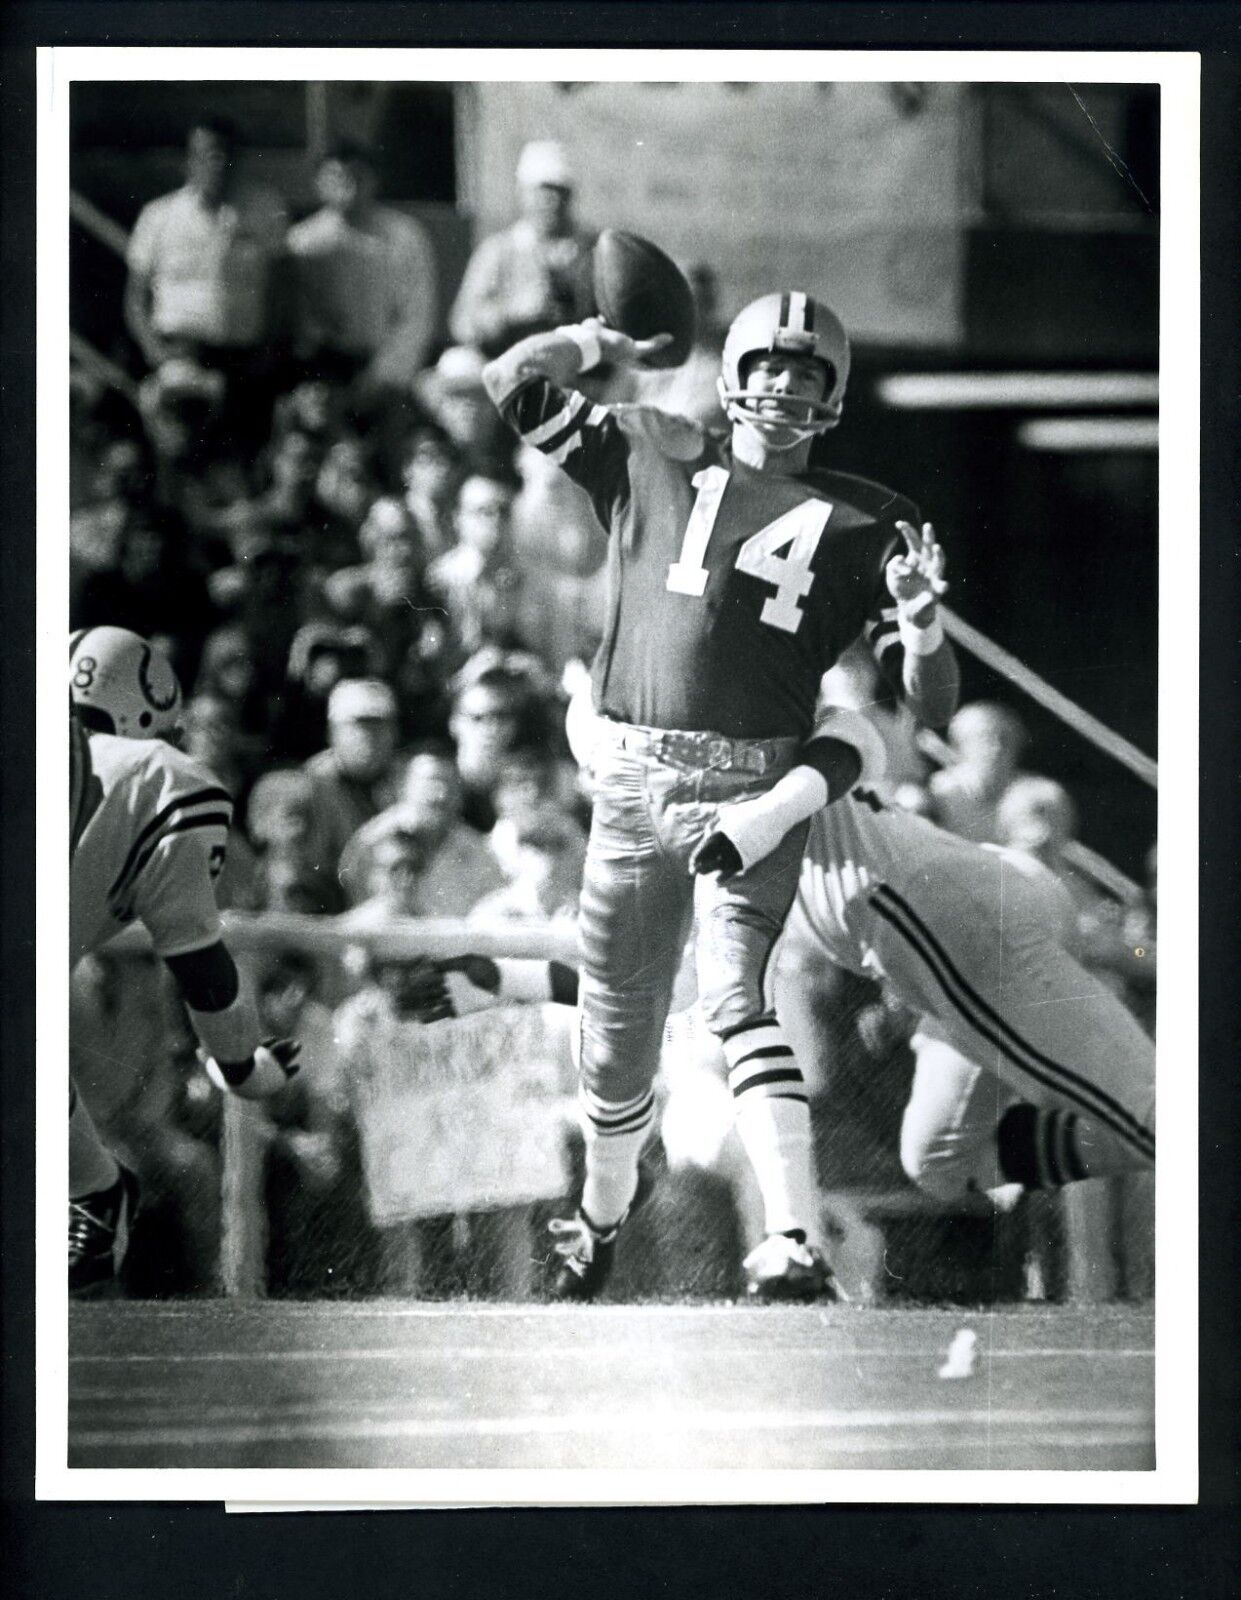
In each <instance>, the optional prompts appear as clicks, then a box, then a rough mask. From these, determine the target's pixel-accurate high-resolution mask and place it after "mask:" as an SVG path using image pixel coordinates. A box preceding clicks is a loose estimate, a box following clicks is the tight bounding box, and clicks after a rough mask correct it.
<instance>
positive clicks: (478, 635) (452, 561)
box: [427, 469, 522, 655]
mask: <svg viewBox="0 0 1241 1600" xmlns="http://www.w3.org/2000/svg"><path fill="white" fill-rule="evenodd" d="M516 494H517V482H516V480H515V478H513V477H512V475H511V474H509V473H507V472H502V471H500V470H499V469H493V470H490V471H487V470H482V469H479V470H477V471H474V472H472V473H470V474H469V476H468V477H466V478H465V479H464V481H463V482H462V484H461V487H460V488H459V490H458V491H457V503H456V511H455V516H454V519H453V526H454V529H455V532H456V535H457V542H456V543H455V544H454V545H453V547H452V548H451V549H450V550H448V551H446V552H445V554H444V555H442V556H440V557H439V558H438V559H437V560H435V561H433V562H432V563H431V566H430V567H429V568H428V571H427V585H428V587H429V588H430V589H431V591H432V593H434V594H435V595H436V596H437V597H438V598H440V599H441V600H442V601H443V602H444V605H445V606H446V607H447V611H448V618H449V621H450V623H451V625H452V629H453V633H454V635H455V638H456V640H457V642H458V643H459V645H460V647H461V649H462V650H463V651H464V653H465V654H466V655H473V654H474V653H475V651H477V650H478V649H480V648H481V647H482V646H483V645H485V644H491V645H498V646H500V647H501V648H504V649H515V648H519V647H520V645H521V643H522V640H521V636H520V631H519V629H520V612H521V574H520V572H519V571H518V569H517V563H516V556H515V551H514V547H513V501H514V499H515V497H516Z"/></svg>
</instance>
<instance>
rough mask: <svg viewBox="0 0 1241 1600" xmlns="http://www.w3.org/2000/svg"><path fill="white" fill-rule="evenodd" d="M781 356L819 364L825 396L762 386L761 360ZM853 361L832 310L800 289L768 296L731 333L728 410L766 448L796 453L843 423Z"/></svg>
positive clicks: (723, 397) (724, 372)
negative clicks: (757, 376)
mask: <svg viewBox="0 0 1241 1600" xmlns="http://www.w3.org/2000/svg"><path fill="white" fill-rule="evenodd" d="M773 355H788V356H791V357H802V358H805V359H808V360H812V361H814V362H815V363H816V364H818V365H819V366H820V367H821V368H822V370H823V373H824V379H825V381H824V386H823V391H822V395H821V397H820V398H818V399H815V398H812V397H810V396H805V395H798V394H788V393H781V392H778V391H774V390H772V389H769V388H766V387H763V386H761V385H760V386H759V387H757V388H756V387H754V385H753V383H752V374H753V371H754V368H755V365H756V361H757V359H758V358H760V357H763V356H773ZM849 359H850V353H849V341H848V338H847V337H846V335H845V331H844V328H843V327H842V326H841V324H840V321H839V319H838V318H837V317H836V316H835V315H834V313H833V312H831V311H830V310H829V309H828V308H827V307H826V306H825V305H822V304H821V303H820V302H818V301H816V300H812V299H811V298H810V297H809V296H808V295H805V294H801V293H798V292H790V293H789V294H783V295H780V294H770V295H764V296H763V297H762V298H761V299H759V300H755V301H753V302H751V304H750V305H748V306H746V308H745V310H744V311H742V312H741V313H740V314H739V316H738V317H737V318H736V319H735V320H734V322H733V324H732V326H731V327H730V328H729V330H728V337H727V339H726V340H725V342H724V354H723V358H722V361H721V373H720V379H719V384H718V393H719V397H720V405H721V406H722V407H723V410H724V414H725V415H726V416H727V417H728V419H729V421H730V422H732V423H733V424H734V425H736V426H739V427H742V428H745V429H746V430H747V431H749V432H750V433H752V434H753V435H754V436H756V437H757V438H758V439H759V440H760V441H761V442H762V444H763V447H764V448H765V449H766V450H768V451H772V450H775V451H784V450H792V449H795V448H796V447H797V446H798V445H800V444H803V443H804V442H805V441H806V440H807V439H812V438H815V437H817V435H819V434H821V433H825V432H826V431H827V430H828V429H829V428H834V427H835V426H836V424H837V423H838V422H839V421H840V417H841V412H842V410H843V403H844V392H845V385H846V383H847V382H848V377H849Z"/></svg>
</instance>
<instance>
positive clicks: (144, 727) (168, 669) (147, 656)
mask: <svg viewBox="0 0 1241 1600" xmlns="http://www.w3.org/2000/svg"><path fill="white" fill-rule="evenodd" d="M69 694H70V697H71V698H72V700H73V704H74V706H75V707H76V709H77V712H78V715H79V717H80V718H81V720H82V723H83V725H84V726H86V727H88V728H92V729H95V730H97V731H100V732H104V733H115V734H119V735H120V736H121V737H122V738H125V739H163V740H165V741H166V742H167V743H169V744H175V745H178V746H179V745H180V742H181V738H182V733H183V728H182V704H181V685H180V684H179V683H178V682H177V675H176V673H175V672H174V671H173V669H172V664H171V663H170V662H169V660H168V658H167V657H166V656H165V655H164V654H163V653H162V652H161V651H159V650H157V649H156V648H155V647H154V646H153V645H151V644H149V643H148V642H147V640H145V639H144V638H142V636H141V635H140V634H137V633H131V632H130V630H129V629H128V628H109V627H101V628H83V629H82V630H80V631H79V632H78V633H75V634H73V635H72V636H71V637H70V640H69Z"/></svg>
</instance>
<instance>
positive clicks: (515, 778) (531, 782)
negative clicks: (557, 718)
mask: <svg viewBox="0 0 1241 1600" xmlns="http://www.w3.org/2000/svg"><path fill="white" fill-rule="evenodd" d="M491 801H492V805H493V806H494V807H495V813H496V818H497V821H500V822H502V821H504V820H506V819H510V818H514V817H519V816H522V815H524V814H525V813H526V812H529V811H536V810H538V809H539V808H540V807H544V806H552V807H553V808H555V809H556V810H559V811H567V812H569V813H571V814H572V815H574V816H577V817H578V818H579V820H583V819H582V817H581V815H580V813H581V812H582V807H581V804H580V797H579V792H578V785H577V771H576V768H575V767H574V766H573V764H572V763H571V762H569V761H566V760H564V759H563V758H562V757H560V756H558V755H557V753H556V751H555V750H554V749H553V748H552V746H551V745H550V744H549V742H548V740H547V739H545V738H543V739H528V740H524V741H523V742H521V743H519V744H516V745H514V746H513V748H512V749H511V750H508V751H506V752H505V754H504V755H503V756H501V758H500V761H499V764H498V768H497V772H496V779H495V783H494V785H493V787H492V791H491ZM589 815H590V810H589V807H586V809H585V818H586V819H589Z"/></svg>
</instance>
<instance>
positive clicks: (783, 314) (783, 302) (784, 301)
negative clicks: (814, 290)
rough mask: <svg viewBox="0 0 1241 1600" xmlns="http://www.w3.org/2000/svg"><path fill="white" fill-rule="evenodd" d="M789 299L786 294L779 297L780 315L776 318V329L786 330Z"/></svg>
mask: <svg viewBox="0 0 1241 1600" xmlns="http://www.w3.org/2000/svg"><path fill="white" fill-rule="evenodd" d="M791 298H792V297H791V296H790V295H787V294H782V295H781V296H780V315H779V316H778V317H777V318H776V327H777V328H787V327H788V325H789V301H790V299H791Z"/></svg>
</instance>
